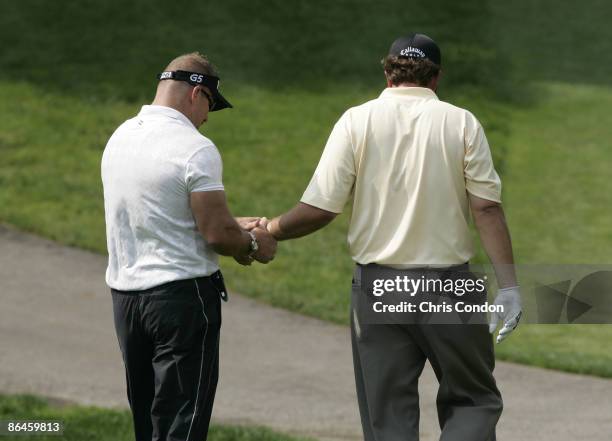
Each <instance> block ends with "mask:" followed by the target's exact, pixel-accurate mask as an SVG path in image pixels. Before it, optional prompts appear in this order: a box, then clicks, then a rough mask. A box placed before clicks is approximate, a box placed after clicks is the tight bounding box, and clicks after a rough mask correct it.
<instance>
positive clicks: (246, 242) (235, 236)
mask: <svg viewBox="0 0 612 441" xmlns="http://www.w3.org/2000/svg"><path fill="white" fill-rule="evenodd" d="M208 243H209V245H210V246H211V247H212V249H213V250H214V251H215V252H216V253H218V254H221V255H222V256H234V257H238V256H245V255H247V254H248V252H249V249H250V243H251V236H250V235H249V233H247V232H246V231H245V230H243V229H242V228H240V226H239V225H238V224H237V223H236V224H235V225H233V224H231V223H230V224H228V225H226V226H225V227H222V228H220V229H219V231H218V232H216V233H215V234H214V235H212V236H211V237H210V238H209V241H208Z"/></svg>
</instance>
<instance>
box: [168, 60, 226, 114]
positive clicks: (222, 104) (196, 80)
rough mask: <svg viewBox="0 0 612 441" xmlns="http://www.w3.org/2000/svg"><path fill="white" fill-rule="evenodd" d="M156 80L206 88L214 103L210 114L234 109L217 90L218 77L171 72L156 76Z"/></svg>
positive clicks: (196, 73) (186, 72) (181, 71)
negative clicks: (179, 82)
mask: <svg viewBox="0 0 612 441" xmlns="http://www.w3.org/2000/svg"><path fill="white" fill-rule="evenodd" d="M157 79H158V80H160V81H162V80H175V81H185V82H186V83H189V84H191V85H192V86H206V87H208V89H209V90H210V93H211V94H212V97H213V101H214V105H213V107H212V108H211V109H210V111H211V112H215V111H217V110H223V109H227V108H228V107H234V106H232V105H231V104H230V103H229V101H228V100H226V99H225V98H224V97H223V95H221V92H220V90H219V83H220V80H219V77H215V76H213V75H205V74H201V73H198V72H188V71H186V70H172V71H166V72H162V73H160V74H158V75H157Z"/></svg>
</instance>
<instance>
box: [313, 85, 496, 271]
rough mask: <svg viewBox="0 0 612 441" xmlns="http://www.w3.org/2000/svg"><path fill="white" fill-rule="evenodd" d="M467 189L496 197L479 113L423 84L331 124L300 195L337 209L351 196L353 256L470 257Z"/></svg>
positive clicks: (391, 91) (401, 262)
mask: <svg viewBox="0 0 612 441" xmlns="http://www.w3.org/2000/svg"><path fill="white" fill-rule="evenodd" d="M467 192H469V193H471V194H473V195H475V196H478V197H480V198H483V199H488V200H491V201H496V202H501V182H500V179H499V176H498V175H497V173H496V172H495V169H494V167H493V161H492V159H491V152H490V149H489V144H488V143H487V139H486V137H485V134H484V130H483V128H482V126H481V125H480V123H479V122H478V120H477V119H476V118H475V117H474V115H472V114H471V113H470V112H468V111H467V110H464V109H461V108H459V107H456V106H453V105H451V104H449V103H446V102H443V101H440V100H439V99H438V97H437V96H436V94H435V93H434V92H433V91H432V90H430V89H427V88H422V87H392V88H387V89H385V90H384V91H383V92H382V94H381V95H380V96H379V97H378V98H377V99H374V100H372V101H368V102H367V103H365V104H362V105H360V106H357V107H353V108H351V109H349V110H348V111H346V112H345V113H344V115H342V117H341V118H340V120H339V121H338V122H337V123H336V125H335V126H334V128H333V130H332V133H331V135H330V137H329V140H328V141H327V145H326V146H325V149H324V151H323V155H322V156H321V160H320V162H319V165H318V166H317V169H316V171H315V173H314V176H313V177H312V180H311V181H310V184H309V185H308V188H307V189H306V191H305V193H304V195H303V196H302V199H301V201H302V202H304V203H306V204H309V205H312V206H315V207H318V208H321V209H323V210H327V211H331V212H334V213H340V212H342V210H343V207H344V205H345V204H346V202H347V201H348V200H349V199H350V198H352V202H353V210H352V216H351V222H350V227H349V233H348V243H349V247H350V252H351V255H352V258H353V260H354V261H355V262H357V263H361V264H368V263H378V264H381V265H389V266H396V267H402V266H405V267H408V266H413V265H423V266H444V265H452V264H459V263H464V262H467V261H468V260H470V258H472V256H473V255H474V247H473V243H472V238H471V234H470V230H469V227H468V223H469V218H470V211H469V202H468V196H467Z"/></svg>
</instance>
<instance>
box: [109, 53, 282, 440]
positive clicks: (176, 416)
mask: <svg viewBox="0 0 612 441" xmlns="http://www.w3.org/2000/svg"><path fill="white" fill-rule="evenodd" d="M158 79H159V80H160V81H159V84H158V86H157V93H156V95H155V100H154V101H153V104H152V105H149V106H143V108H142V110H141V111H140V113H139V114H138V115H137V116H136V117H134V118H132V119H129V120H127V121H126V122H124V123H123V124H122V125H121V126H120V127H119V128H118V129H117V130H116V131H115V133H114V134H113V135H112V137H111V138H110V140H109V141H108V144H107V145H106V148H105V150H104V155H103V158H102V181H103V185H104V206H105V213H106V233H107V245H108V254H109V257H108V269H107V272H106V281H107V283H108V285H109V287H110V288H111V292H112V298H113V310H114V320H115V327H116V331H117V337H118V340H119V345H120V348H121V352H122V355H123V360H124V364H125V370H126V380H127V392H128V399H129V402H130V407H131V410H132V414H133V419H134V430H135V434H136V440H137V441H151V440H154V441H170V440H186V441H196V440H197V441H202V440H205V439H206V436H207V432H208V425H209V421H210V416H211V412H212V405H213V400H214V396H215V390H216V386H217V378H218V369H219V330H220V326H221V302H220V299H221V298H223V299H224V300H226V299H227V293H226V290H225V286H224V283H223V277H222V276H221V272H220V271H219V266H218V263H217V260H218V254H223V255H227V256H233V257H234V258H235V259H236V260H237V261H238V262H240V263H242V264H244V265H249V264H250V263H251V262H252V261H253V260H254V259H256V260H258V261H260V262H263V263H267V262H269V261H270V260H272V258H273V257H274V253H275V250H276V241H275V240H274V238H273V237H272V236H271V235H270V234H269V233H268V232H267V231H265V230H264V229H262V228H256V227H255V228H254V224H253V221H255V222H256V220H255V219H249V218H244V219H234V217H233V216H232V215H231V214H230V211H229V209H228V207H227V203H226V198H225V192H224V189H223V183H222V164H221V156H220V155H219V152H218V150H217V148H216V147H215V145H214V144H213V143H212V141H211V140H210V139H208V138H206V137H205V136H203V135H202V134H200V132H199V131H198V127H199V126H201V125H202V124H203V123H204V122H206V121H207V119H208V113H209V111H217V110H222V109H224V108H227V107H231V105H230V104H229V102H228V101H227V100H226V99H225V98H224V97H223V96H222V95H221V93H220V91H219V78H218V76H217V75H216V73H215V70H214V68H213V66H212V65H211V64H210V63H209V61H208V60H207V59H206V58H205V57H203V56H202V55H200V54H198V53H191V54H187V55H183V56H180V57H178V58H176V59H175V60H173V61H172V62H171V63H170V64H169V65H168V67H167V68H166V69H165V71H164V72H162V73H161V74H160V75H159V76H158ZM247 228H248V229H249V230H251V231H247Z"/></svg>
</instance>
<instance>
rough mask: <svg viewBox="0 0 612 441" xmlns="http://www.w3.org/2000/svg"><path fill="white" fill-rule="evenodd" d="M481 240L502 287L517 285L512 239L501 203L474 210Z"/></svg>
mask: <svg viewBox="0 0 612 441" xmlns="http://www.w3.org/2000/svg"><path fill="white" fill-rule="evenodd" d="M474 222H475V224H476V228H477V229H478V233H479V235H480V241H481V243H482V246H483V247H484V249H485V251H486V253H487V255H488V256H489V260H490V261H491V263H492V264H493V267H494V269H495V274H496V276H497V283H498V286H499V287H500V288H505V287H510V286H516V285H517V281H516V274H515V271H514V256H513V255H512V241H511V239H510V231H509V230H508V225H507V223H506V217H505V215H504V210H503V209H502V207H501V205H498V206H491V207H488V208H486V209H483V210H480V211H478V212H474Z"/></svg>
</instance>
